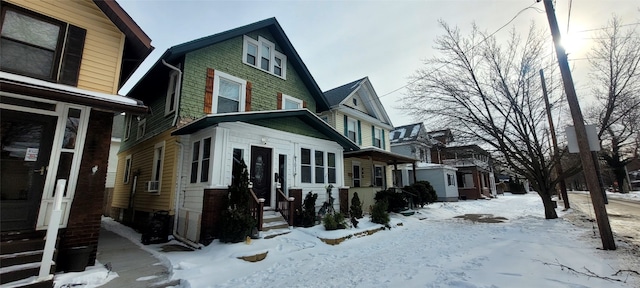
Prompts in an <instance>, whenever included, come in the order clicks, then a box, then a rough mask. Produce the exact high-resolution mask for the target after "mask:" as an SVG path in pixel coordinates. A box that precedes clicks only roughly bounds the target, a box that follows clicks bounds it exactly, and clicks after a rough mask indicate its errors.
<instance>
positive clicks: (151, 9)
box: [117, 0, 640, 126]
mask: <svg viewBox="0 0 640 288" xmlns="http://www.w3.org/2000/svg"><path fill="white" fill-rule="evenodd" d="M117 1H118V3H119V4H120V5H121V6H122V7H123V8H124V9H125V11H127V13H129V15H131V17H132V18H133V19H134V20H135V21H136V22H137V23H138V25H139V26H140V27H142V29H143V30H144V31H145V32H146V33H147V35H149V37H151V39H152V45H153V46H155V51H154V52H153V53H152V54H151V55H149V57H147V59H146V61H145V62H144V63H143V65H141V66H140V68H139V69H138V71H137V72H136V73H135V74H134V76H133V77H132V78H131V79H130V80H129V82H128V83H127V84H126V85H125V86H124V87H123V89H122V90H121V91H120V93H121V94H126V93H127V92H128V90H129V89H130V88H131V86H133V84H134V83H135V82H137V80H138V79H139V77H141V76H142V75H143V74H144V72H145V71H146V70H147V69H149V68H150V66H151V65H152V64H153V63H154V62H155V61H157V59H158V57H160V55H162V53H164V51H165V50H166V49H168V48H169V47H171V46H173V45H177V44H181V43H184V42H187V41H190V40H194V39H197V38H200V37H205V36H208V35H212V34H216V33H219V32H223V31H226V30H229V29H233V28H236V27H239V26H243V25H247V24H250V23H253V22H256V21H260V20H263V19H266V18H270V17H276V19H277V20H278V22H279V23H280V25H281V26H282V28H283V29H284V31H285V33H286V34H287V36H288V37H289V40H290V41H291V42H292V43H293V46H294V47H295V49H296V50H297V51H298V54H300V57H302V61H304V62H305V64H306V65H307V68H308V69H309V71H310V72H311V75H313V77H314V78H315V80H316V82H317V83H318V85H319V86H320V89H322V90H323V91H327V90H329V89H332V88H335V87H338V86H340V85H343V84H346V83H349V82H351V81H354V80H357V79H360V78H362V77H365V76H368V77H369V79H370V80H371V82H372V84H373V87H374V89H375V90H376V92H377V94H378V96H380V97H381V101H382V104H383V105H384V107H385V109H386V111H387V113H388V114H389V117H390V118H391V121H392V123H393V125H394V126H401V125H405V124H410V123H414V122H416V121H414V119H411V118H409V117H408V116H406V115H403V113H402V111H400V110H399V109H396V107H398V105H399V103H398V101H399V99H400V97H401V96H402V95H403V93H405V91H404V89H399V88H401V87H403V86H404V85H406V84H407V82H408V77H409V76H410V75H412V74H413V72H414V71H415V70H416V69H418V68H420V67H422V66H423V63H422V61H423V60H424V59H427V58H430V57H433V56H434V50H433V49H432V46H433V43H434V42H433V41H434V39H435V38H436V37H437V36H438V35H440V34H441V33H442V30H441V29H440V27H439V26H438V20H439V19H442V20H444V21H446V22H447V23H449V24H451V25H457V26H459V27H461V28H462V29H463V31H469V30H470V27H471V23H472V22H475V23H477V24H478V26H479V27H480V28H481V29H482V30H485V31H487V32H489V33H491V32H494V31H496V30H498V29H499V28H500V27H502V26H503V25H505V24H507V22H509V21H510V20H511V19H512V18H514V16H516V14H518V12H520V11H521V10H522V9H524V8H526V7H528V6H530V5H532V4H533V7H535V8H537V9H527V10H525V11H523V12H522V13H520V14H519V15H518V16H517V17H516V19H515V20H514V21H513V22H511V23H510V24H509V25H508V26H507V27H506V28H505V29H502V30H500V32H498V33H497V34H496V36H497V37H498V38H506V37H507V36H508V30H509V29H510V28H512V27H513V26H514V25H515V26H516V27H523V28H527V27H528V26H529V24H530V23H531V22H535V24H536V25H537V26H538V27H539V28H544V29H546V31H548V27H549V25H548V22H547V19H546V16H545V14H544V5H543V3H535V4H534V2H535V1H534V0H446V1H445V0H422V1H403V0H395V1H390V0H389V1H355V0H351V1H346V0H343V1H328V0H325V1H304V0H298V1H214V0H206V1H205V0H202V1H177V0H174V1H159V0H117ZM569 4H570V0H556V12H557V17H558V22H559V25H560V29H561V30H562V31H563V32H566V31H567V19H568V18H569V17H568V14H569V13H568V12H569ZM571 6H572V8H571V16H570V23H569V35H570V36H569V37H570V38H571V39H574V40H573V42H574V43H577V44H579V46H580V48H576V49H577V50H574V51H573V52H572V51H569V52H570V53H571V54H570V58H577V59H582V58H584V57H585V54H584V53H585V52H586V51H587V50H588V45H589V43H590V42H591V41H592V40H590V39H589V38H593V37H594V35H595V34H594V33H597V32H598V31H597V30H595V31H584V30H591V29H596V28H602V27H605V26H606V24H607V21H608V20H609V19H610V18H611V16H612V15H613V14H616V15H618V16H619V17H620V18H622V20H623V21H624V23H625V24H631V23H638V22H640V1H636V0H617V1H616V0H576V1H573V3H572V4H571ZM550 35H551V34H550V33H549V43H550V45H551V43H552V42H551V36H550ZM586 62H587V61H586V60H576V61H572V63H571V65H572V66H573V67H574V69H575V70H578V71H574V78H575V80H576V82H577V84H576V85H577V90H578V94H580V91H586V90H585V86H584V84H585V83H586V82H587V81H586V79H584V77H580V76H581V75H585V74H586V71H587V69H588V65H586V64H587V63H586ZM581 72H582V73H581ZM581 85H582V86H581ZM396 90H397V91H396ZM393 91H395V92H393ZM579 96H580V95H579Z"/></svg>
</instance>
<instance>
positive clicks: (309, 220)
mask: <svg viewBox="0 0 640 288" xmlns="http://www.w3.org/2000/svg"><path fill="white" fill-rule="evenodd" d="M316 199H318V194H313V193H311V191H309V193H307V196H306V197H305V198H304V202H303V204H302V213H301V214H300V217H299V218H300V220H301V222H302V223H301V224H302V227H311V226H313V225H315V224H316Z"/></svg>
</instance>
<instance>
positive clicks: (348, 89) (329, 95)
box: [324, 77, 393, 129]
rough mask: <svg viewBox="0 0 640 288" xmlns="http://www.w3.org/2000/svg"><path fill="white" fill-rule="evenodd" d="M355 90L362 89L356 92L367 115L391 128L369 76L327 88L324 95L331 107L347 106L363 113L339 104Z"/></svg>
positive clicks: (389, 120) (340, 107)
mask: <svg viewBox="0 0 640 288" xmlns="http://www.w3.org/2000/svg"><path fill="white" fill-rule="evenodd" d="M357 91H362V93H358V94H359V95H360V97H362V98H363V99H361V100H362V102H363V105H364V106H365V107H366V108H367V110H368V113H367V115H368V116H371V117H373V118H376V119H377V120H378V121H380V122H381V123H383V124H386V125H388V126H390V127H388V128H389V129H393V126H392V124H391V119H389V115H387V111H385V109H384V106H382V102H380V98H379V97H378V94H377V93H376V91H375V90H374V89H373V85H371V81H370V80H369V77H364V78H361V79H358V80H356V81H353V82H350V83H347V84H344V85H342V86H339V87H336V88H333V89H331V90H328V91H326V92H324V97H325V98H326V99H327V101H328V102H329V103H330V105H331V109H342V108H348V109H352V111H358V113H364V112H361V111H359V110H356V109H353V108H351V107H348V106H347V105H341V104H344V103H345V101H346V100H347V99H348V98H349V97H351V96H352V95H354V93H356V92H357ZM343 111H349V110H343ZM369 113H374V114H375V115H371V114H369Z"/></svg>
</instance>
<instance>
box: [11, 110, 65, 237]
mask: <svg viewBox="0 0 640 288" xmlns="http://www.w3.org/2000/svg"><path fill="white" fill-rule="evenodd" d="M0 120H1V121H0V127H1V128H0V130H1V131H0V132H1V133H0V134H1V136H0V142H1V148H0V154H1V156H0V170H1V175H2V176H1V177H0V178H1V179H2V180H0V181H1V183H0V199H1V204H0V206H1V207H0V211H1V212H0V213H1V215H2V220H1V223H0V227H1V228H0V229H1V230H2V231H10V230H28V229H35V221H36V217H37V216H38V210H39V207H40V201H41V198H42V191H43V189H44V182H45V178H46V175H47V168H48V166H49V156H51V147H52V145H53V135H54V134H55V130H56V129H55V125H56V117H54V116H45V115H39V114H32V113H26V112H18V111H12V110H2V111H0Z"/></svg>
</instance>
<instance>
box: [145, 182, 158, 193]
mask: <svg viewBox="0 0 640 288" xmlns="http://www.w3.org/2000/svg"><path fill="white" fill-rule="evenodd" d="M159 191H160V181H147V192H150V193H153V194H159V193H160V192H159Z"/></svg>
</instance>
